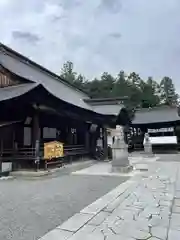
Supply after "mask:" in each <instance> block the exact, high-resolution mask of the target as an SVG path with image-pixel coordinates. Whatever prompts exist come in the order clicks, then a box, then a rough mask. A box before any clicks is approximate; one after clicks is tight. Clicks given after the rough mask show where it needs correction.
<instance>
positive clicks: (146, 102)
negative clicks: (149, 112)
mask: <svg viewBox="0 0 180 240" xmlns="http://www.w3.org/2000/svg"><path fill="white" fill-rule="evenodd" d="M156 92H157V83H156V82H155V81H154V80H153V78H152V77H149V78H148V80H147V82H144V81H142V82H141V94H142V107H143V108H149V107H154V106H157V105H158V104H159V102H160V99H159V97H158V95H156Z"/></svg>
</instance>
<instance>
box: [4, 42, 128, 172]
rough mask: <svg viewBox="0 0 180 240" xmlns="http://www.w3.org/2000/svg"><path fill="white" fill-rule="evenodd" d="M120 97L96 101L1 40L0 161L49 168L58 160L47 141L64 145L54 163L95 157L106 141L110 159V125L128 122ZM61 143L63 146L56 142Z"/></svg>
mask: <svg viewBox="0 0 180 240" xmlns="http://www.w3.org/2000/svg"><path fill="white" fill-rule="evenodd" d="M129 122H130V119H129V115H128V111H127V110H126V108H125V107H124V105H123V104H122V101H120V99H91V98H90V97H89V96H88V95H87V94H86V93H84V92H82V91H81V90H79V89H77V88H75V87H74V86H72V85H71V84H69V83H67V82H66V81H65V80H63V79H62V78H60V77H59V76H57V75H56V74H54V73H52V72H50V71H49V70H47V69H45V68H44V67H42V66H40V65H38V64H37V63H35V62H33V61H31V60H30V59H28V58H26V57H24V56H22V55H20V54H19V53H17V52H15V51H14V50H12V49H10V48H8V47H7V46H5V45H3V44H0V161H1V168H2V163H5V162H11V163H12V166H13V169H14V170H16V169H22V168H34V169H38V168H44V167H47V166H50V165H51V164H53V163H54V160H53V159H47V158H46V157H45V153H44V146H45V144H48V143H52V141H55V142H54V144H56V143H58V144H59V143H61V144H63V154H62V156H60V155H59V157H58V159H56V161H55V163H57V162H58V160H59V161H60V162H62V161H69V159H70V160H73V159H76V158H77V157H78V158H79V157H91V158H93V157H94V155H95V151H96V141H97V139H98V138H101V140H102V147H103V152H102V155H103V157H104V158H106V157H107V133H106V128H107V127H109V126H110V127H114V126H115V125H116V124H119V125H127V124H129ZM57 146H58V145H57Z"/></svg>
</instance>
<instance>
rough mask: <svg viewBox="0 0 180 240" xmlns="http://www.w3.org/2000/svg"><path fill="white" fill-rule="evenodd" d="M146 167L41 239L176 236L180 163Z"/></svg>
mask: <svg viewBox="0 0 180 240" xmlns="http://www.w3.org/2000/svg"><path fill="white" fill-rule="evenodd" d="M148 167H149V170H148V172H143V173H142V174H141V175H135V176H133V177H132V178H131V179H130V180H128V181H127V182H125V183H123V184H121V185H120V186H118V187H117V188H115V189H114V190H112V191H111V192H109V193H108V194H106V195H105V196H103V197H102V198H100V199H98V200H97V201H95V202H94V203H92V204H91V205H89V206H87V207H86V208H85V209H83V210H82V211H81V212H80V213H78V214H76V215H74V216H73V217H71V218H70V219H69V220H68V221H66V222H65V223H63V224H62V225H60V226H58V227H57V228H56V229H54V230H52V231H50V232H49V233H48V234H47V235H45V236H44V237H42V238H41V240H67V239H68V240H81V239H83V240H91V239H93V240H116V239H117V240H121V239H122V240H147V239H148V240H178V239H180V164H179V163H175V162H171V163H161V162H153V163H151V164H149V166H148Z"/></svg>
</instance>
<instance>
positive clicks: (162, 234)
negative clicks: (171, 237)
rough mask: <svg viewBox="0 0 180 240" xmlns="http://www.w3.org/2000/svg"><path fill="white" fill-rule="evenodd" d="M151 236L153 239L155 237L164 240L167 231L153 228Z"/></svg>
mask: <svg viewBox="0 0 180 240" xmlns="http://www.w3.org/2000/svg"><path fill="white" fill-rule="evenodd" d="M151 234H152V236H153V237H157V238H159V239H161V240H166V239H167V235H168V229H167V228H162V227H153V228H152V229H151Z"/></svg>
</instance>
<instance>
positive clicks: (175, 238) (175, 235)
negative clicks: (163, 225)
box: [168, 229, 180, 240]
mask: <svg viewBox="0 0 180 240" xmlns="http://www.w3.org/2000/svg"><path fill="white" fill-rule="evenodd" d="M179 239H180V231H177V230H174V229H169V234H168V240H179Z"/></svg>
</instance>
